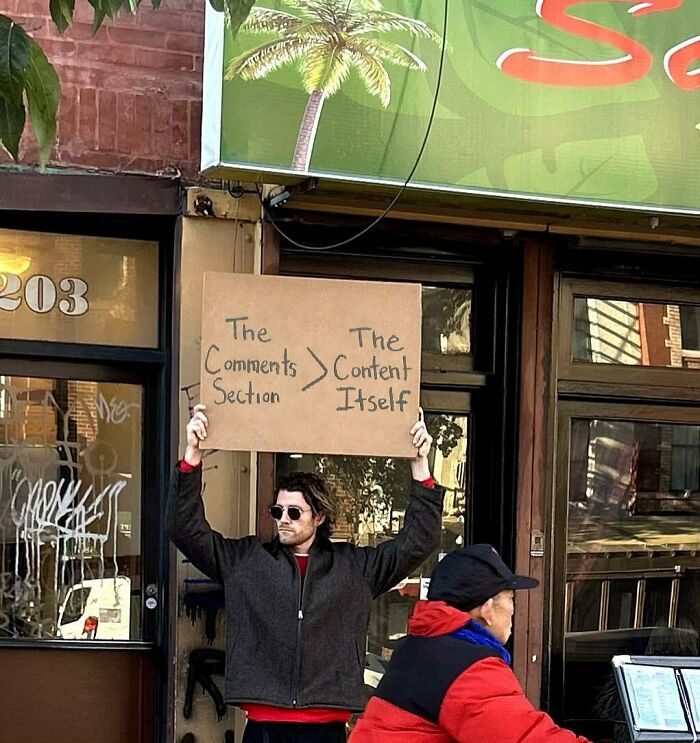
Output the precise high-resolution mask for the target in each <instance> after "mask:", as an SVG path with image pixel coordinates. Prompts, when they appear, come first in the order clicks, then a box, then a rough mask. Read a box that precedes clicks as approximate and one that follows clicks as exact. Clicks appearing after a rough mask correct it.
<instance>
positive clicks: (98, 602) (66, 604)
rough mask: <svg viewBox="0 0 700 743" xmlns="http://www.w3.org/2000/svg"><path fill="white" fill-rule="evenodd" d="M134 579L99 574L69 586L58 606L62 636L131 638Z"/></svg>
mask: <svg viewBox="0 0 700 743" xmlns="http://www.w3.org/2000/svg"><path fill="white" fill-rule="evenodd" d="M130 620H131V579H130V578H128V577H127V576H125V575H118V576H117V577H116V578H102V579H100V578H96V579H94V580H84V581H83V582H82V583H76V584H75V585H74V586H73V587H72V588H69V589H68V593H67V594H66V597H65V599H64V600H63V603H62V604H61V608H60V609H59V610H58V636H59V637H61V638H62V639H64V640H128V639H129V623H130Z"/></svg>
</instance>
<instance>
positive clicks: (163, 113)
mask: <svg viewBox="0 0 700 743" xmlns="http://www.w3.org/2000/svg"><path fill="white" fill-rule="evenodd" d="M152 100H153V146H154V148H155V150H156V152H160V153H162V154H163V155H166V154H168V155H169V154H170V152H171V146H172V120H173V108H172V106H171V105H170V102H169V101H168V99H167V98H165V96H163V95H156V96H154V97H153V99H152Z"/></svg>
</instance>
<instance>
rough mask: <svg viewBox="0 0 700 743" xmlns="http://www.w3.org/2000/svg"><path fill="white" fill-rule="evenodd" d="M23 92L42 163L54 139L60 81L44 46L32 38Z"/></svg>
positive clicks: (44, 161) (51, 147) (43, 163)
mask: <svg viewBox="0 0 700 743" xmlns="http://www.w3.org/2000/svg"><path fill="white" fill-rule="evenodd" d="M26 95H27V104H28V108H29V118H30V119H31V122H32V128H33V129H34V134H35V135H36V141H37V144H38V145H39V160H40V162H41V164H42V165H45V164H46V161H47V160H48V159H49V155H50V154H51V150H52V149H53V147H54V144H55V142H56V117H57V114H58V102H59V100H60V98H61V85H60V83H59V80H58V75H57V74H56V70H55V69H54V68H53V66H52V65H51V63H50V62H49V60H48V59H47V58H46V54H44V50H43V49H42V48H41V47H40V46H39V45H38V44H37V43H36V42H34V41H33V42H32V60H31V64H30V66H29V72H28V73H27V88H26Z"/></svg>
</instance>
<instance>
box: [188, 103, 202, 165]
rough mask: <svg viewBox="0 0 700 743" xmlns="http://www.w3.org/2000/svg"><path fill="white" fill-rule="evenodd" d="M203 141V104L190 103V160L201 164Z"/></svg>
mask: <svg viewBox="0 0 700 743" xmlns="http://www.w3.org/2000/svg"><path fill="white" fill-rule="evenodd" d="M201 139H202V103H201V101H190V151H189V159H190V160H191V161H192V162H195V163H197V164H199V161H200V159H201V158H200V146H201Z"/></svg>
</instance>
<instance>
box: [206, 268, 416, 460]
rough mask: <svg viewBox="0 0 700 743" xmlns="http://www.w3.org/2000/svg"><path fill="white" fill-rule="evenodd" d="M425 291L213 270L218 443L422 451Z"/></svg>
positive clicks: (210, 356) (211, 403)
mask: <svg viewBox="0 0 700 743" xmlns="http://www.w3.org/2000/svg"><path fill="white" fill-rule="evenodd" d="M420 348H421V289H420V286H419V285H418V284H388V283H382V282H369V281H338V280H328V279H303V278H290V277H281V276H250V275H241V274H225V273H205V274H204V295H203V310H202V369H201V395H200V399H201V401H202V402H203V403H204V404H205V405H206V406H207V411H206V415H207V418H208V419H209V435H208V437H207V440H206V442H203V445H204V446H206V447H207V448H214V449H230V450H257V451H282V452H299V453H318V454H321V453H323V454H357V455H374V456H396V457H411V456H415V448H414V447H413V445H412V443H411V437H410V435H409V430H410V428H411V426H412V425H413V424H414V423H415V421H416V420H417V417H418V405H419V389H420Z"/></svg>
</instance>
